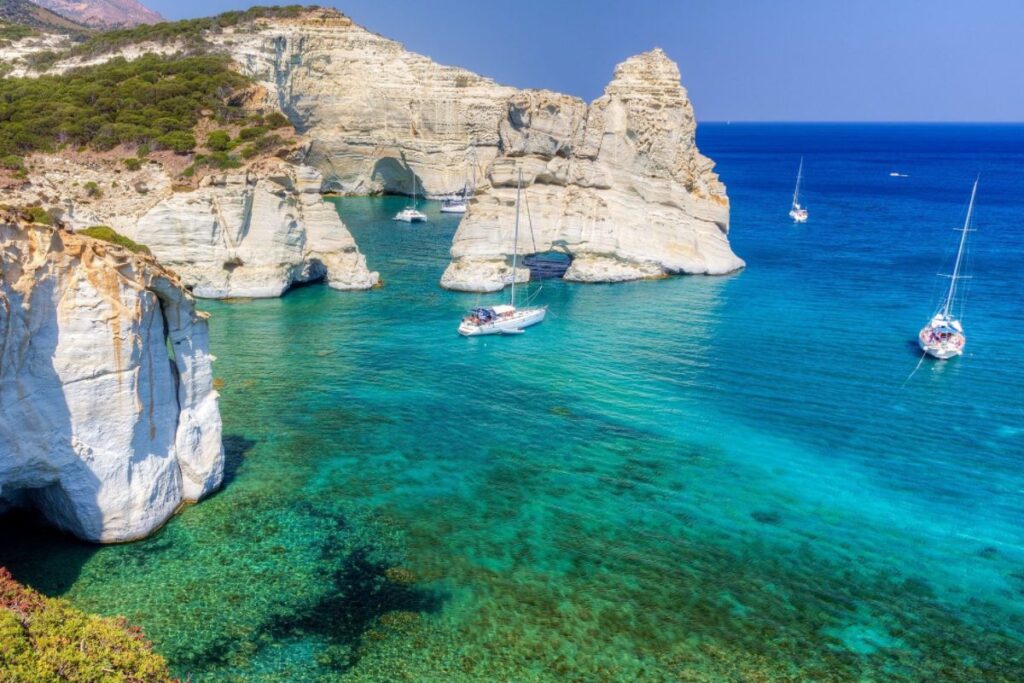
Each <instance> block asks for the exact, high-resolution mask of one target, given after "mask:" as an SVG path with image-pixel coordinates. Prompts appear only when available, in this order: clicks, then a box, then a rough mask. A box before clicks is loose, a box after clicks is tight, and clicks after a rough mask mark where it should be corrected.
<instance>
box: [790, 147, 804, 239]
mask: <svg viewBox="0 0 1024 683" xmlns="http://www.w3.org/2000/svg"><path fill="white" fill-rule="evenodd" d="M803 176H804V158H803V157H800V168H799V169H797V172H796V189H794V190H793V206H792V208H790V210H789V217H790V218H792V219H793V222H794V223H806V222H807V208H806V207H803V206H800V181H801V180H802V179H803Z"/></svg>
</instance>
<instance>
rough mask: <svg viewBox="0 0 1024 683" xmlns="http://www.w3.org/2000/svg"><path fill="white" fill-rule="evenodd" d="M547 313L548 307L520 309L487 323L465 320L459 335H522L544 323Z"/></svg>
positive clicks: (460, 326)
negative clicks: (523, 332)
mask: <svg viewBox="0 0 1024 683" xmlns="http://www.w3.org/2000/svg"><path fill="white" fill-rule="evenodd" d="M547 312H548V307H547V306H542V307H540V308H520V309H517V310H516V311H514V312H513V313H511V314H508V315H506V316H502V317H500V318H498V319H496V320H492V321H488V322H486V323H481V324H475V323H472V322H469V321H465V320H464V321H463V322H462V324H461V325H459V334H461V335H462V336H463V337H481V336H485V335H491V334H521V333H522V331H523V330H524V329H526V328H527V327H531V326H533V325H536V324H537V323H540V322H542V321H543V320H544V316H546V315H547Z"/></svg>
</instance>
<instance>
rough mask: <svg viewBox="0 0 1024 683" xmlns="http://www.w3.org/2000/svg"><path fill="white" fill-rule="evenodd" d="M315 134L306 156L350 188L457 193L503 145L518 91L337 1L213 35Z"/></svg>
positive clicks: (333, 182) (271, 98)
mask: <svg viewBox="0 0 1024 683" xmlns="http://www.w3.org/2000/svg"><path fill="white" fill-rule="evenodd" d="M208 39H209V40H210V41H211V42H214V43H216V44H218V45H220V46H221V47H222V49H223V50H225V51H226V52H229V53H230V54H231V57H232V58H233V60H234V61H235V63H237V64H238V68H239V70H240V71H241V72H242V73H244V74H246V75H247V76H250V77H252V78H254V79H256V80H257V81H258V82H259V83H260V84H261V85H262V86H263V87H264V88H266V91H267V97H268V102H267V104H268V105H272V106H275V107H279V108H280V109H281V110H282V111H284V112H285V113H286V114H287V115H288V116H289V118H291V120H292V123H294V124H296V126H297V127H298V128H299V130H300V131H301V132H303V133H304V134H306V135H307V137H309V138H310V139H311V140H312V144H311V146H310V150H309V155H308V157H307V159H306V163H309V164H310V165H313V166H316V167H317V168H319V169H320V171H321V172H323V174H324V178H325V180H326V182H325V187H326V188H327V189H330V190H335V191H339V192H344V193H350V194H372V193H376V192H396V193H405V194H410V193H411V192H412V183H413V176H414V175H415V176H416V178H417V181H416V182H417V186H418V189H419V192H420V193H421V194H422V193H423V192H424V191H426V193H428V194H433V195H438V194H445V193H449V192H456V191H459V190H461V189H462V187H463V185H464V184H465V182H466V181H467V179H468V178H469V177H471V175H472V170H471V165H472V164H477V165H478V167H479V168H478V172H477V174H476V175H477V176H478V177H479V178H481V179H482V178H483V170H484V169H485V168H486V166H487V164H488V163H489V162H490V160H491V159H493V158H494V156H495V155H496V153H497V145H498V122H499V121H500V120H501V119H502V117H503V116H504V114H505V101H506V99H507V98H508V97H509V96H511V95H512V94H514V93H515V92H516V90H515V89H514V88H509V87H506V86H502V85H498V84H496V83H495V82H494V81H492V80H490V79H487V78H484V77H482V76H479V75H477V74H475V73H472V72H470V71H467V70H465V69H460V68H456V67H450V66H442V65H440V64H437V63H436V62H434V61H432V60H430V59H429V58H427V57H423V56H421V55H417V54H414V53H411V52H408V51H406V50H405V49H404V48H403V47H402V45H401V44H400V43H397V42H395V41H393V40H389V39H387V38H384V37H383V36H380V35H377V34H375V33H372V32H370V31H367V30H366V29H364V28H362V27H361V26H358V25H356V24H354V23H353V22H352V21H351V20H350V19H349V18H347V17H345V16H343V15H341V14H339V13H337V12H335V11H334V10H316V11H312V12H309V13H307V14H305V15H304V16H303V17H301V18H298V19H274V20H272V21H262V22H258V23H257V24H255V26H242V27H238V28H236V29H231V30H227V31H225V32H223V33H221V34H214V35H210V36H208Z"/></svg>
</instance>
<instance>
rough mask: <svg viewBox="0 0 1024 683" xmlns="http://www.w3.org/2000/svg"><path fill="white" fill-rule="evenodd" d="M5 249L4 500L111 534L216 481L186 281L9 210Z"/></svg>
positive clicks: (0, 234)
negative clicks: (22, 220)
mask: <svg viewBox="0 0 1024 683" xmlns="http://www.w3.org/2000/svg"><path fill="white" fill-rule="evenodd" d="M0 257H2V260H0V265H2V270H0V406H2V410H0V500H2V501H4V502H5V503H6V504H7V505H18V506H26V507H31V508H34V509H36V510H38V511H39V513H40V514H41V515H43V516H44V517H45V518H46V519H47V520H48V521H49V522H51V523H52V524H54V525H56V526H59V527H61V528H63V529H65V530H67V531H69V532H71V533H73V534H74V535H76V536H78V537H80V538H83V539H86V540H90V541H99V542H104V543H106V542H118V541H128V540H133V539H137V538H141V537H143V536H145V535H147V534H149V533H150V532H152V531H153V530H154V529H156V528H158V527H159V526H160V525H162V524H163V523H164V522H165V521H166V520H167V519H168V518H169V517H170V516H171V515H172V514H174V512H175V510H177V509H178V508H179V507H180V506H181V504H182V503H183V502H186V501H195V500H198V499H200V498H202V497H203V496H204V495H206V494H208V493H209V492H211V491H212V490H214V489H215V488H217V487H218V486H219V485H220V483H221V479H222V477H223V468H224V454H223V450H222V447H221V418H220V411H219V408H218V400H217V399H218V397H217V393H216V392H215V391H214V390H213V387H212V383H213V376H212V372H211V363H212V361H213V357H212V356H211V355H210V353H209V350H208V345H207V325H206V316H205V315H204V314H202V313H199V312H197V311H196V310H195V307H194V300H193V299H192V297H191V296H189V294H188V293H187V292H186V291H185V290H184V288H183V286H182V284H181V282H180V280H178V278H177V277H176V276H175V275H174V274H173V273H170V272H169V271H167V270H165V269H164V268H163V267H161V266H160V265H159V264H158V263H157V262H156V261H155V260H153V259H152V258H151V257H149V256H146V255H142V254H135V253H132V252H130V251H128V250H127V249H124V248H122V247H119V246H115V245H112V244H109V243H106V242H100V241H97V240H94V239H91V238H87V237H84V236H80V235H74V234H71V233H67V232H63V231H59V230H54V229H53V228H50V227H47V226H41V225H24V224H20V223H19V222H18V220H17V218H16V217H14V216H9V215H8V216H4V217H0ZM0 507H2V505H0Z"/></svg>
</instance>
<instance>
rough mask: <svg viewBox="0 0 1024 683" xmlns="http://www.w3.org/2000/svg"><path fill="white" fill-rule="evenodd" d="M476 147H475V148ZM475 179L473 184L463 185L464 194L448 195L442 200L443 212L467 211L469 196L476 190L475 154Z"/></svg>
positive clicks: (474, 164) (474, 169) (474, 160)
mask: <svg viewBox="0 0 1024 683" xmlns="http://www.w3.org/2000/svg"><path fill="white" fill-rule="evenodd" d="M474 149H475V148H474ZM472 167H473V181H472V183H471V184H466V185H463V186H462V194H459V195H456V196H454V197H446V198H445V199H444V200H442V202H441V213H466V208H467V207H468V206H469V197H470V196H471V195H472V194H473V193H475V192H476V157H475V154H474V156H473V162H472Z"/></svg>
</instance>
